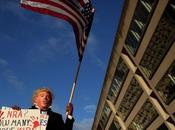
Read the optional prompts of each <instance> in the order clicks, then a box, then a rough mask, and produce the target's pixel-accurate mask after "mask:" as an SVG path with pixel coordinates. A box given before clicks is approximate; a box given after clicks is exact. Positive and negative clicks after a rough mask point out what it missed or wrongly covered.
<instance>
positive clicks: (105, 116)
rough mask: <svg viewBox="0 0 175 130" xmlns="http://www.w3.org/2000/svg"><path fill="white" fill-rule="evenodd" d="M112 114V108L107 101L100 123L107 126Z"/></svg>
mask: <svg viewBox="0 0 175 130" xmlns="http://www.w3.org/2000/svg"><path fill="white" fill-rule="evenodd" d="M110 114H111V109H110V107H109V106H108V104H107V103H105V106H104V108H103V111H102V114H101V118H100V124H101V126H102V127H103V128H105V127H106V124H107V122H108V119H109V116H110Z"/></svg>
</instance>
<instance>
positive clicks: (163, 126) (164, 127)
mask: <svg viewBox="0 0 175 130" xmlns="http://www.w3.org/2000/svg"><path fill="white" fill-rule="evenodd" d="M157 130H169V129H168V128H167V126H166V125H165V124H164V123H163V124H162V125H161V126H160V127H159V128H158V129H157Z"/></svg>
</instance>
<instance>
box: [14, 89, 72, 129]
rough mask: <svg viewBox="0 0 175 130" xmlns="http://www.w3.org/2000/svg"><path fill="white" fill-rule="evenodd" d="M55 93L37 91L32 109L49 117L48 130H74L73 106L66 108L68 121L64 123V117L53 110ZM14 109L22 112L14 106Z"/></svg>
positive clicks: (34, 94) (33, 97) (33, 98)
mask: <svg viewBox="0 0 175 130" xmlns="http://www.w3.org/2000/svg"><path fill="white" fill-rule="evenodd" d="M52 100H53V93H52V92H51V90H50V89H48V88H39V89H37V90H36V91H35V92H34V93H33V96H32V102H33V106H32V107H31V109H40V111H41V114H47V115H48V116H49V118H48V122H47V126H46V130H72V128H73V122H74V119H73V117H72V114H73V105H72V104H71V103H69V104H68V106H67V107H66V115H67V119H66V122H65V123H64V121H63V119H62V115H61V114H59V113H56V112H53V111H52V110H51V105H52ZM12 108H13V109H16V110H20V108H19V107H17V106H13V107H12Z"/></svg>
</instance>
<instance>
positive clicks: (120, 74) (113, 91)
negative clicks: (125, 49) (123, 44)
mask: <svg viewBox="0 0 175 130" xmlns="http://www.w3.org/2000/svg"><path fill="white" fill-rule="evenodd" d="M128 71H129V69H128V67H127V66H126V64H125V63H124V61H123V60H122V58H120V59H119V62H118V65H117V67H116V72H115V75H114V78H113V81H112V83H111V87H110V89H109V93H108V99H109V100H110V101H111V102H113V103H114V102H115V100H116V98H117V96H118V93H119V91H120V88H121V86H122V85H123V82H124V81H125V78H126V76H127V74H128Z"/></svg>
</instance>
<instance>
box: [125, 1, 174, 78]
mask: <svg viewBox="0 0 175 130" xmlns="http://www.w3.org/2000/svg"><path fill="white" fill-rule="evenodd" d="M156 4H157V0H139V1H138V4H137V7H136V10H135V13H134V16H133V20H132V22H131V25H130V28H129V30H128V34H127V37H126V40H125V44H126V47H127V48H128V50H129V51H130V52H131V54H133V55H136V52H137V49H138V48H139V46H140V43H141V40H142V38H143V36H144V33H145V31H146V28H147V26H148V24H149V21H150V18H151V16H152V14H153V11H154V9H155V6H156ZM174 40H175V1H174V0H170V1H169V4H168V5H167V7H166V9H165V11H164V13H163V15H162V17H161V19H160V21H159V23H158V26H157V28H156V30H155V32H154V34H153V36H152V38H151V40H150V43H149V45H148V47H147V49H146V51H145V53H144V55H143V58H142V60H141V62H140V67H141V69H142V71H143V72H144V73H145V75H146V76H147V77H148V78H149V79H151V78H152V76H153V74H154V73H155V71H156V70H157V68H158V67H159V65H160V63H161V61H162V60H163V58H164V56H165V55H166V53H167V51H168V50H169V48H170V47H171V45H172V44H173V42H174Z"/></svg>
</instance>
